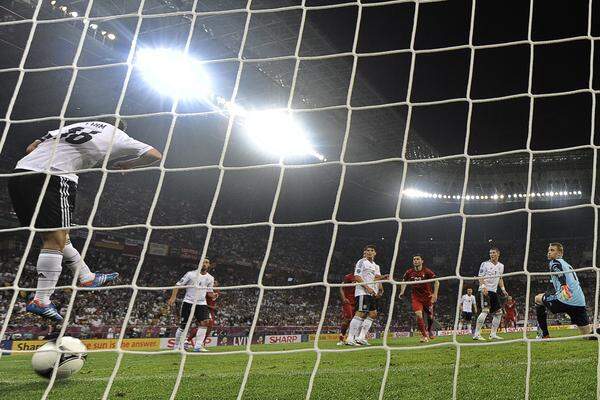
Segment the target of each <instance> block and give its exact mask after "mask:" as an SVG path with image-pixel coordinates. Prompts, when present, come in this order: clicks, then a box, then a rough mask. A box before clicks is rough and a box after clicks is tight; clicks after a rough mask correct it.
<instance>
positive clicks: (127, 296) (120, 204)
mask: <svg viewBox="0 0 600 400" xmlns="http://www.w3.org/2000/svg"><path fill="white" fill-rule="evenodd" d="M113 175H114V174H113ZM140 176H143V177H145V178H144V179H140V180H139V181H136V182H135V183H134V184H133V185H125V184H123V182H122V179H123V178H122V177H117V176H115V177H114V178H113V176H112V175H111V179H109V181H108V182H107V186H106V187H105V190H104V192H103V195H102V197H101V201H100V203H99V207H98V213H97V214H96V215H95V217H94V219H93V225H94V226H118V225H124V224H138V223H140V224H145V222H146V220H147V217H148V209H149V206H150V203H151V200H152V198H153V194H154V192H153V190H154V189H153V188H154V187H155V185H156V178H157V175H156V174H153V173H152V174H151V173H145V174H143V175H140ZM94 179H96V180H95V181H94ZM97 183H98V179H97V177H96V178H93V179H92V178H90V180H88V181H87V183H86V181H85V179H84V180H83V182H82V184H81V191H80V192H79V195H78V202H77V209H76V210H77V211H76V215H75V218H74V220H75V222H76V223H79V224H87V221H88V218H89V215H90V214H89V213H90V212H91V210H92V208H93V204H94V196H95V194H96V189H97ZM167 188H168V186H167ZM169 190H171V189H169ZM166 193H167V192H165V193H161V194H160V196H159V200H158V204H157V208H156V209H155V213H154V216H153V218H152V224H155V225H170V224H174V223H176V224H188V223H198V222H202V221H205V220H206V219H205V216H204V217H202V218H204V219H202V218H200V217H198V215H199V214H198V212H197V211H195V206H196V204H195V198H194V197H193V196H191V195H189V196H187V197H186V196H183V197H181V196H180V197H178V198H176V199H169V197H168V196H167V194H166ZM169 193H171V192H169ZM173 196H175V194H173ZM190 196H191V197H190ZM0 207H1V208H2V209H5V210H11V206H10V203H9V201H8V197H7V195H6V189H5V185H1V186H0ZM224 215H228V213H227V212H226V213H225V214H224ZM174 216H177V218H175V217H174ZM186 216H189V218H190V219H189V220H188V219H186V218H187V217H186ZM242 221H245V222H254V221H250V220H244V219H243V218H242ZM0 222H1V223H2V227H14V226H16V225H17V224H16V219H15V216H14V214H8V215H4V216H2V217H0ZM238 222H239V219H238ZM270 229H271V227H270V226H268V225H264V226H253V227H241V228H235V229H213V230H212V232H211V236H210V241H209V245H208V248H207V254H208V256H209V257H210V258H211V261H212V263H213V264H214V266H215V268H214V270H213V271H212V273H213V274H214V276H215V278H216V280H217V281H218V283H219V286H221V287H223V288H224V289H223V290H222V294H221V296H220V298H219V299H218V306H217V308H218V311H217V324H218V325H220V326H222V327H245V328H248V327H249V326H250V325H251V324H252V323H253V320H254V319H255V313H256V310H257V301H258V299H259V298H261V299H262V301H261V304H260V308H259V310H260V311H259V315H258V317H257V318H256V322H257V326H258V327H261V329H265V330H266V331H267V332H268V329H269V328H268V327H269V326H273V327H281V326H298V327H300V326H302V327H307V326H310V327H313V330H314V329H316V326H317V324H318V323H319V321H320V320H321V313H322V312H323V305H324V304H325V302H326V301H327V307H326V308H325V317H324V324H325V326H327V327H334V326H336V325H338V324H339V323H340V310H341V301H340V298H339V289H338V287H335V286H334V287H331V288H330V291H329V296H328V300H327V290H326V287H325V285H323V284H322V283H323V278H324V277H325V278H326V279H327V282H329V283H339V282H341V280H342V277H343V275H345V274H346V273H348V272H351V271H352V270H353V266H354V264H355V262H356V261H357V260H358V259H359V258H360V257H361V254H362V247H363V246H364V245H365V244H367V243H373V242H375V243H376V244H377V246H378V247H379V250H380V251H379V253H378V258H377V262H378V263H379V264H380V265H381V266H382V272H383V273H387V272H391V266H392V262H393V261H394V260H395V261H396V263H395V266H394V274H393V275H394V278H395V279H396V280H400V279H401V277H402V274H403V272H404V271H405V270H406V268H407V267H408V266H409V262H410V255H411V254H415V253H420V254H424V255H425V256H426V263H427V265H428V266H429V267H430V268H432V269H433V270H434V271H435V272H436V273H437V275H438V276H440V277H452V276H455V275H456V271H457V268H456V266H457V260H458V255H459V248H460V240H459V238H454V239H448V238H447V237H444V235H442V234H440V232H434V233H433V234H432V237H431V238H418V239H414V238H409V239H404V238H403V240H401V241H400V243H399V250H398V256H397V258H396V259H395V258H393V254H394V248H395V244H394V243H395V237H393V235H392V236H390V235H389V234H386V238H385V239H386V240H385V241H384V237H380V236H382V235H383V234H382V235H374V234H372V233H369V232H372V229H371V231H368V230H365V232H363V233H361V232H360V230H355V231H353V233H348V232H345V231H342V230H341V229H340V230H339V231H338V232H337V236H336V242H335V245H334V246H333V248H331V247H332V246H331V242H332V238H333V225H332V224H330V223H324V224H317V225H311V226H303V227H285V228H283V227H279V228H277V229H275V231H274V234H273V235H272V238H271V236H270V233H271V232H270ZM87 234H89V233H88V232H87V230H86V229H83V230H79V229H77V230H74V231H73V234H72V236H73V242H74V244H75V246H76V247H77V248H78V249H80V250H82V249H83V247H84V244H85V241H86V239H87V237H86V235H87ZM207 234H208V229H207V228H206V227H204V226H195V227H188V228H179V229H153V230H152V231H151V232H150V234H149V235H148V231H147V230H146V228H143V227H142V228H140V227H136V228H124V229H117V230H110V231H101V232H99V231H94V233H93V235H94V236H93V237H92V238H91V240H90V243H89V246H88V247H87V251H86V253H85V260H86V262H87V263H88V264H89V265H90V267H91V268H92V270H94V271H103V272H108V271H116V272H119V274H120V280H119V282H118V283H119V284H122V285H132V286H131V287H130V288H118V289H109V290H95V291H77V295H76V297H75V299H74V302H73V310H72V312H71V316H70V319H69V327H68V329H72V330H77V331H78V332H79V334H80V335H81V336H83V337H86V336H88V337H106V335H107V334H109V333H108V331H109V329H110V330H112V332H114V334H118V332H120V330H121V327H122V326H123V321H124V319H125V317H126V315H127V314H128V310H129V309H130V313H129V319H128V322H127V324H126V326H127V328H126V331H125V334H126V335H127V336H141V337H146V336H161V335H162V336H164V335H170V334H172V333H173V331H174V329H175V327H176V324H177V313H176V311H175V310H173V309H170V308H169V307H168V306H167V304H166V300H167V298H168V296H169V295H170V291H169V290H168V289H152V288H155V287H165V286H173V285H174V284H175V282H177V281H178V280H179V278H180V277H181V276H182V275H183V274H184V273H185V272H186V271H188V270H191V269H195V268H197V265H198V262H199V254H201V253H202V250H203V247H204V243H205V240H206V238H207ZM27 235H28V233H27V232H21V233H15V232H10V233H2V234H1V236H0V248H1V249H2V250H1V251H0V286H3V287H10V286H12V285H13V284H14V283H15V282H14V281H15V278H16V274H17V272H18V271H19V265H20V263H21V259H22V257H23V252H24V249H25V244H26V241H27ZM551 240H552V241H555V240H559V241H563V242H564V243H565V246H566V249H567V252H568V255H567V256H566V258H567V260H568V261H569V262H570V263H571V264H572V265H573V266H574V267H577V268H579V267H589V266H591V265H592V250H593V245H592V239H591V238H589V237H583V236H582V237H577V236H575V237H562V238H560V237H559V238H556V237H549V236H548V237H546V236H543V235H540V236H537V237H533V238H532V239H531V241H530V254H529V257H528V264H527V265H528V270H529V271H543V268H544V262H545V261H544V260H545V257H544V255H545V254H544V249H545V246H546V245H547V243H548V242H549V241H551ZM102 241H104V242H110V243H120V244H122V243H128V241H129V242H133V243H134V244H137V247H135V246H134V248H135V249H137V250H134V251H129V252H125V251H123V250H122V249H120V248H119V249H114V248H112V249H111V248H106V247H101V246H100V245H99V243H100V242H102ZM145 241H148V242H151V243H158V244H162V245H166V246H170V247H172V248H178V249H179V248H180V249H194V250H195V251H196V255H195V256H192V257H187V258H184V257H183V256H181V255H180V256H177V255H173V254H170V253H169V254H164V255H158V254H151V252H149V251H146V252H145V253H144V252H143V251H142V245H143V243H144V242H145ZM269 241H271V243H269ZM492 244H493V245H496V246H499V247H500V248H501V250H502V256H501V260H502V261H503V262H504V263H505V265H506V269H505V272H507V273H509V272H518V271H523V265H524V264H523V262H524V260H525V246H524V243H523V241H522V240H521V241H519V240H510V238H506V237H505V238H503V239H502V238H500V239H497V240H495V241H494V242H493V243H489V242H488V241H487V239H486V238H485V237H481V238H479V240H478V241H470V240H469V241H468V240H465V241H464V246H463V249H462V256H461V261H460V263H458V264H459V268H458V270H459V272H460V274H461V276H463V277H473V276H475V275H476V274H477V269H478V266H479V264H480V263H481V262H482V261H483V260H485V259H486V257H487V252H488V250H489V247H490V245H492ZM267 249H269V252H268V257H265V255H266V254H267ZM38 251H39V241H37V239H36V240H35V241H34V242H33V246H32V248H31V250H30V251H29V253H28V256H27V259H26V261H25V263H24V268H23V270H22V273H21V275H20V276H19V279H18V282H16V283H17V284H18V286H19V287H20V288H33V287H35V278H36V273H35V259H36V256H37V253H38ZM263 266H264V269H263ZM261 271H262V272H261ZM134 278H135V282H134ZM259 278H260V285H263V286H264V287H266V288H265V289H264V291H263V293H262V296H261V295H260V294H261V292H260V287H259ZM72 279H73V277H72V275H71V273H70V272H69V271H68V270H67V269H66V268H65V269H63V274H62V277H61V279H60V281H59V285H71V283H72ZM580 279H581V281H582V282H583V284H584V288H585V291H586V296H587V301H588V304H589V305H590V306H593V304H594V297H595V292H594V288H595V284H596V282H595V275H594V274H593V273H584V272H582V273H580ZM134 284H135V285H134ZM299 284H314V285H313V286H310V287H300V288H297V287H292V288H288V289H286V288H285V287H288V286H293V285H299ZM506 285H507V288H508V290H509V293H510V294H511V295H512V296H513V297H514V298H515V299H516V301H517V304H518V306H517V311H518V314H519V317H520V318H522V317H523V314H524V311H525V304H526V300H527V299H526V297H525V294H526V288H527V276H526V275H525V274H521V275H516V276H511V277H507V278H506ZM548 285H549V283H548V279H547V278H543V277H532V278H531V291H530V294H531V296H530V298H529V302H530V303H529V304H530V305H531V301H532V298H533V297H532V296H533V295H534V294H535V293H539V292H543V291H546V290H547V289H548ZM230 286H247V287H242V288H237V289H228V288H227V287H230ZM270 286H276V287H277V288H269V287H270ZM464 287H465V288H466V287H473V288H476V283H475V281H473V280H468V279H467V280H465V281H464ZM134 288H137V290H135V289H134ZM384 288H385V295H384V296H385V298H386V304H387V306H389V305H390V302H391V294H392V286H391V285H390V284H385V285H384ZM458 288H459V280H458V279H456V278H454V279H445V280H443V281H442V282H441V290H440V296H439V300H438V303H437V305H436V317H437V320H438V321H439V322H440V324H441V325H442V327H444V328H448V327H452V326H453V325H454V321H455V315H456V314H455V311H456V304H457V299H458V296H459V293H458ZM30 294H31V291H25V290H20V291H19V292H18V293H17V297H16V299H15V303H14V308H13V309H12V312H11V314H10V320H9V324H8V331H7V332H8V333H12V334H20V335H30V336H31V335H34V336H35V335H37V334H43V333H44V332H47V331H48V330H49V329H52V328H51V326H49V325H48V324H47V323H46V322H44V321H42V320H41V319H39V318H37V317H34V316H31V315H29V314H27V313H25V312H24V307H25V305H26V301H27V297H28V295H30ZM70 296H71V291H70V289H59V290H57V291H56V293H55V294H54V296H53V300H54V301H55V302H56V304H58V305H59V307H60V309H61V312H62V313H63V314H64V313H65V312H66V309H67V306H68V304H69V301H70ZM12 301H13V291H12V290H0V320H4V318H6V315H7V312H8V309H9V306H10V304H11V302H12ZM394 303H395V304H394V307H393V309H392V310H391V311H392V312H393V314H392V321H391V327H392V329H394V330H406V329H412V328H413V326H414V319H413V316H412V313H411V312H410V305H408V304H406V303H405V302H403V301H400V300H398V299H396V300H395V302H394ZM388 313H389V307H386V309H384V310H382V316H381V317H380V318H379V319H378V321H377V323H376V325H377V326H378V328H377V327H376V329H380V328H381V327H382V326H383V325H385V321H386V318H387V314H388ZM533 315H534V310H532V309H531V307H530V319H531V318H533ZM328 329H329V328H328ZM331 329H333V328H331Z"/></svg>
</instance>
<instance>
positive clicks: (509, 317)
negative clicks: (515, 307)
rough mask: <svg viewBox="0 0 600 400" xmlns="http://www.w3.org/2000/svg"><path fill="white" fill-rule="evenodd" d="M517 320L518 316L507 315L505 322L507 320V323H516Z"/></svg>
mask: <svg viewBox="0 0 600 400" xmlns="http://www.w3.org/2000/svg"><path fill="white" fill-rule="evenodd" d="M516 318H517V316H516V315H510V314H506V315H505V316H504V320H505V321H514V320H515V319H516Z"/></svg>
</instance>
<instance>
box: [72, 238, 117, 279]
mask: <svg viewBox="0 0 600 400" xmlns="http://www.w3.org/2000/svg"><path fill="white" fill-rule="evenodd" d="M63 262H64V263H65V265H66V266H67V267H68V268H69V269H70V270H71V272H73V274H77V275H78V280H79V283H80V284H81V286H87V287H98V286H104V285H105V284H107V283H108V282H112V281H114V280H115V279H117V277H118V276H119V274H118V273H117V272H111V273H109V274H102V273H100V272H96V273H94V272H92V271H90V268H89V267H88V265H87V264H86V263H85V261H84V260H83V258H82V257H81V254H79V251H77V249H76V248H75V247H74V246H73V244H72V243H71V239H70V238H69V236H68V235H67V241H66V243H65V247H64V249H63Z"/></svg>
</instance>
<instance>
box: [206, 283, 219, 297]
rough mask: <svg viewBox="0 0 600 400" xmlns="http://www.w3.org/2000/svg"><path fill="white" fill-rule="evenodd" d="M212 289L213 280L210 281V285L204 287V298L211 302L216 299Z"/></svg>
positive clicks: (213, 285)
mask: <svg viewBox="0 0 600 400" xmlns="http://www.w3.org/2000/svg"><path fill="white" fill-rule="evenodd" d="M214 287H215V281H214V280H211V281H210V283H209V284H208V285H206V297H208V298H209V299H211V300H215V299H216V298H217V294H216V293H215V290H214Z"/></svg>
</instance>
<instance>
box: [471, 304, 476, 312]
mask: <svg viewBox="0 0 600 400" xmlns="http://www.w3.org/2000/svg"><path fill="white" fill-rule="evenodd" d="M471 310H473V312H474V313H475V314H477V302H476V301H474V302H473V308H471Z"/></svg>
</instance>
